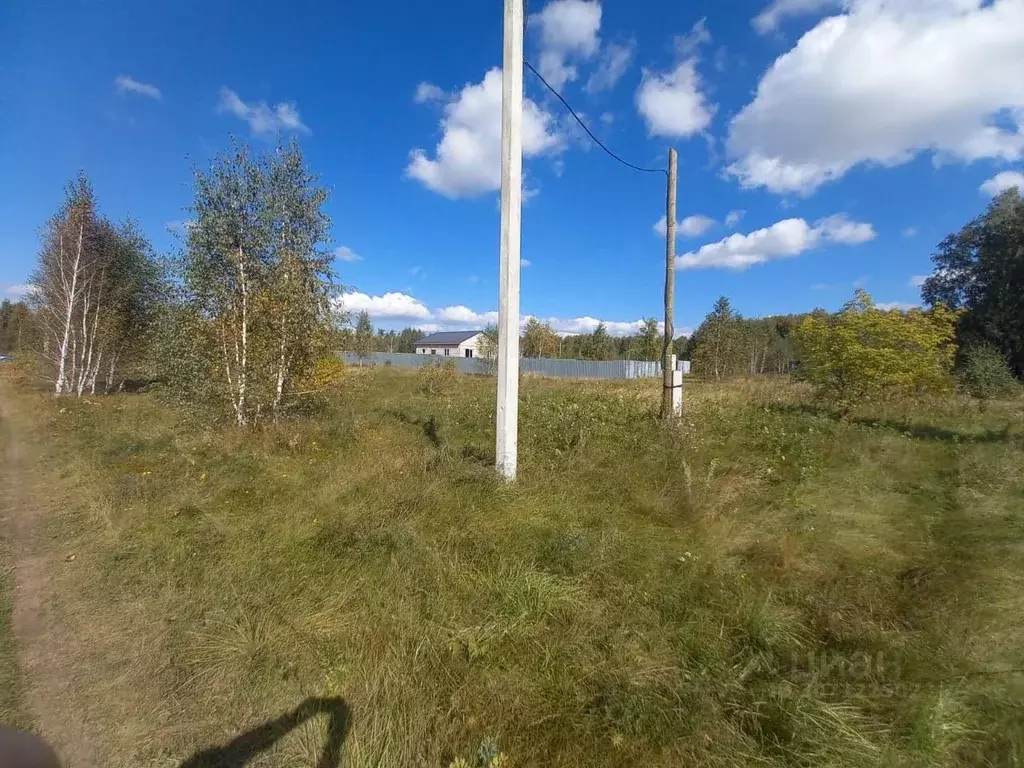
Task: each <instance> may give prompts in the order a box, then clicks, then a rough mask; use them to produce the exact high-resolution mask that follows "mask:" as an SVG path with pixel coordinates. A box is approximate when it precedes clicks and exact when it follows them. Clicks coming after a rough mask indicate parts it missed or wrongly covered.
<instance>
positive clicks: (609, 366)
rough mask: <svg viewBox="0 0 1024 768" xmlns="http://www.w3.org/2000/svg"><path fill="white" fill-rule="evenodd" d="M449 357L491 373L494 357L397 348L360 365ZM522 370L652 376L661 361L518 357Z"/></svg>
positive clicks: (352, 357) (571, 375) (348, 357)
mask: <svg viewBox="0 0 1024 768" xmlns="http://www.w3.org/2000/svg"><path fill="white" fill-rule="evenodd" d="M341 359H342V360H344V361H345V362H346V363H351V364H353V365H358V364H359V363H360V358H359V355H357V354H356V353H355V352H342V353H341ZM448 360H451V361H453V362H454V363H455V365H456V366H457V367H458V369H459V371H460V372H461V373H493V372H494V365H495V363H494V361H493V360H485V359H483V358H479V357H444V356H443V355H410V354H406V353H400V352H372V353H370V354H369V355H367V356H366V357H364V358H362V361H361V362H362V364H363V365H387V364H388V363H391V365H399V366H403V367H413V368H419V367H420V366H423V365H431V364H435V365H436V364H439V363H443V362H446V361H448ZM519 369H520V370H521V371H522V372H523V373H535V374H538V375H540V376H554V377H557V378H563V379H654V378H657V377H659V376H661V363H657V362H650V361H647V360H609V361H598V360H553V359H550V358H542V357H524V358H522V359H521V360H520V361H519Z"/></svg>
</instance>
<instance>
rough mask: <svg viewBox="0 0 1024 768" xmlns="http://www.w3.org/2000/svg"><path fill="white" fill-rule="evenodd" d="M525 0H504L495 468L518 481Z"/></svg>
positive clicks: (510, 478) (508, 477)
mask: <svg viewBox="0 0 1024 768" xmlns="http://www.w3.org/2000/svg"><path fill="white" fill-rule="evenodd" d="M522 127H523V0H505V31H504V55H503V61H502V81H501V264H500V267H499V271H500V289H499V290H500V293H499V296H498V408H497V427H498V429H497V433H498V434H497V451H496V455H497V467H498V472H500V473H501V474H502V475H503V476H504V477H505V479H506V480H515V478H516V465H517V462H518V446H519V260H520V248H521V243H522V228H521V227H522V204H523V138H522Z"/></svg>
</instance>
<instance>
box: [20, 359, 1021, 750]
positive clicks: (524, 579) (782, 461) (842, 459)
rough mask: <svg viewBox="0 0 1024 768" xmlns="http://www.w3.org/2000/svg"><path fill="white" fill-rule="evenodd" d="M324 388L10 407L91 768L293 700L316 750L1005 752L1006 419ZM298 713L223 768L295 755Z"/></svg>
mask: <svg viewBox="0 0 1024 768" xmlns="http://www.w3.org/2000/svg"><path fill="white" fill-rule="evenodd" d="M428 383H429V385H430V386H426V385H425V384H424V382H422V381H420V380H419V379H418V378H417V377H416V376H415V375H406V374H403V373H402V372H399V371H387V370H381V371H373V370H369V369H365V370H360V371H351V372H350V373H349V378H348V379H347V380H346V381H345V383H344V386H343V387H342V389H341V390H340V391H339V392H338V393H337V395H336V397H334V398H332V400H331V402H330V403H329V404H328V408H329V411H328V412H327V413H326V414H324V415H322V416H320V417H318V418H308V419H303V420H299V421H295V422H292V423H288V424H282V425H279V426H275V427H272V428H268V429H267V430H265V431H263V432H260V433H258V434H250V433H242V432H238V431H235V430H234V429H231V428H228V427H219V426H215V425H214V426H211V425H209V424H207V423H202V422H201V421H200V420H197V419H193V418H190V417H189V416H188V415H187V414H182V413H180V412H177V411H174V410H171V409H168V408H166V407H164V406H162V405H160V404H159V402H158V401H157V400H155V399H154V398H153V397H152V396H149V395H138V396H123V397H114V398H107V399H102V400H100V399H97V400H93V401H74V402H70V401H69V402H61V403H60V404H55V403H52V402H49V401H45V400H44V399H43V398H40V397H36V396H31V395H27V394H21V395H19V396H18V397H19V398H20V399H19V402H20V403H21V405H22V407H24V408H26V409H29V410H31V412H32V414H33V418H34V420H35V423H36V424H37V434H38V435H39V436H40V437H41V438H42V439H43V440H45V441H46V444H47V446H48V448H47V451H48V464H47V468H46V469H45V471H47V472H50V473H51V474H52V475H53V477H54V482H55V483H56V484H59V485H60V486H61V487H62V488H64V489H66V490H67V492H68V493H69V496H68V498H69V499H70V500H71V502H70V503H68V504H67V505H66V507H65V511H64V513H63V514H62V515H60V516H59V517H58V518H57V519H56V520H55V521H54V534H55V536H56V537H57V540H59V541H61V542H62V546H63V547H64V548H66V549H67V550H69V551H74V552H76V553H77V554H78V557H77V558H76V559H75V560H74V562H73V563H70V564H67V566H66V567H63V568H62V569H60V572H59V574H58V576H57V582H56V584H55V595H54V599H55V601H56V604H57V605H58V606H59V612H60V615H61V616H62V617H63V621H64V624H65V626H66V627H67V628H68V631H73V632H75V633H76V634H77V635H78V636H79V637H81V638H82V639H83V642H82V643H80V644H79V645H80V646H84V647H86V648H89V649H90V650H89V652H88V653H87V654H86V655H85V657H84V658H83V659H82V669H83V672H82V675H81V679H80V680H77V681H76V696H77V697H79V698H80V700H81V701H88V702H91V706H90V709H89V711H90V713H91V715H90V717H91V718H93V721H94V722H93V724H94V726H95V733H96V740H97V753H98V754H99V755H101V756H102V759H103V762H102V764H103V765H105V766H118V765H123V766H129V765H130V766H140V765H142V766H168V767H170V766H176V765H178V764H179V762H180V761H181V760H182V759H184V758H185V757H186V756H187V755H188V754H190V753H191V752H192V751H193V750H194V749H196V748H198V747H200V746H203V745H210V744H217V743H222V742H225V741H227V740H228V739H230V738H231V737H232V736H234V735H235V734H237V733H238V732H240V731H242V730H244V729H245V728H247V727H251V726H252V725H254V724H256V723H259V722H261V721H263V720H266V719H269V718H272V717H276V716H277V715H279V714H281V713H282V712H285V711H287V710H289V709H291V708H293V707H295V706H296V704H297V703H298V702H299V701H301V700H302V699H304V698H306V697H308V696H340V697H344V699H345V700H346V701H347V703H348V705H349V706H350V708H351V712H352V725H351V729H350V731H349V733H348V736H347V739H346V742H345V748H344V765H347V766H359V767H360V768H361V767H362V766H395V767H396V768H397V767H399V766H401V767H403V768H404V767H405V766H417V765H422V766H447V765H448V764H449V763H450V762H451V761H453V760H455V759H456V758H458V757H462V758H464V759H466V760H467V762H468V764H470V765H473V764H475V762H474V761H475V760H476V755H477V753H478V750H479V749H481V745H484V747H483V751H484V752H487V751H488V750H491V749H492V747H493V748H496V749H500V751H501V752H502V753H503V754H504V755H505V760H506V761H507V764H508V765H516V766H533V765H558V766H613V765H651V766H655V765H665V766H669V765H672V766H675V765H701V766H730V767H732V766H735V767H737V768H738V767H739V766H753V765H761V766H791V765H797V766H808V767H810V766H815V767H817V766H858V765H863V766H877V765H887V766H888V765H892V766H968V765H970V766H976V765H991V766H1007V765H1016V764H1018V762H1015V761H1020V760H1021V751H1020V750H1021V744H1022V725H1021V724H1022V723H1024V708H1022V704H1021V702H1022V701H1024V696H1022V693H1024V690H1022V686H1024V677H1022V676H1021V675H1020V674H1015V673H1013V672H1012V671H1010V670H1015V669H1020V668H1022V667H1024V651H1022V644H1021V642H1020V639H1019V638H1020V628H1021V626H1022V625H1024V568H1022V566H1024V477H1022V471H1024V470H1022V468H1024V461H1022V449H1024V445H1022V422H1021V408H1020V405H1019V404H1015V403H1004V404H998V405H992V406H990V407H989V408H988V409H987V411H986V412H985V413H984V414H979V413H978V412H977V411H976V410H974V409H973V408H972V407H971V406H970V404H968V403H959V402H952V401H950V402H940V403H918V404H912V405H908V406H905V407H903V408H899V409H897V408H893V409H875V410H873V411H869V412H864V413H855V414H853V416H852V417H851V418H850V419H848V420H840V419H837V418H835V417H833V416H832V415H831V414H829V413H827V412H823V411H821V410H818V409H816V408H814V407H813V406H811V405H810V404H809V403H808V401H807V396H806V393H805V392H804V391H803V390H801V389H800V388H799V387H797V386H795V385H791V384H789V383H788V382H786V381H783V380H780V381H770V382H767V383H761V384H751V383H742V384H738V385H735V386H727V387H720V386H713V385H710V384H708V385H697V386H695V387H692V388H691V390H690V391H689V393H688V396H689V402H688V412H687V420H686V424H685V425H684V426H683V428H681V429H665V428H664V427H663V426H662V425H660V424H659V423H658V422H657V421H656V419H654V418H653V412H654V408H655V405H656V404H655V398H656V397H657V391H656V388H652V387H650V386H646V385H644V384H642V383H596V384H592V385H587V386H586V387H584V388H582V389H581V388H579V387H577V386H573V385H570V384H566V383H559V382H553V381H546V380H542V379H535V378H527V379H525V380H524V383H523V392H522V406H521V455H522V460H521V479H520V481H519V482H518V483H517V484H516V485H515V486H514V487H503V486H502V485H500V484H499V483H498V482H497V481H496V480H495V478H494V476H493V473H492V472H491V469H490V465H491V464H492V463H493V426H492V413H493V389H494V382H493V380H488V379H480V378H472V377H452V378H450V379H449V378H445V379H444V380H438V381H433V380H432V381H430V382H428ZM323 729H324V724H323V721H322V720H318V719H312V720H309V721H308V722H306V723H305V724H304V725H303V726H302V727H301V728H299V729H297V730H296V731H295V732H294V733H292V734H291V735H290V736H288V737H287V738H285V739H283V740H282V741H281V742H280V743H279V744H278V745H277V746H276V747H274V748H273V749H271V750H270V751H269V752H267V753H266V754H264V755H263V756H262V757H260V758H259V761H258V762H254V763H251V764H252V765H266V766H286V765H287V766H292V765H315V764H316V756H317V750H318V745H319V743H320V740H321V739H322V738H323V736H324V732H323Z"/></svg>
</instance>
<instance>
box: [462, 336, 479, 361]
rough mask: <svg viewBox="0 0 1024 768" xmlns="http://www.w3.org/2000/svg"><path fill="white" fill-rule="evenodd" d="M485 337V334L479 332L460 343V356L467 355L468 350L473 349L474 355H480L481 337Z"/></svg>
mask: <svg viewBox="0 0 1024 768" xmlns="http://www.w3.org/2000/svg"><path fill="white" fill-rule="evenodd" d="M482 338H483V334H481V333H478V334H477V335H476V336H474V337H473V338H471V339H466V340H465V341H464V342H462V343H461V344H459V357H465V356H466V350H467V349H471V350H473V357H480V339H482Z"/></svg>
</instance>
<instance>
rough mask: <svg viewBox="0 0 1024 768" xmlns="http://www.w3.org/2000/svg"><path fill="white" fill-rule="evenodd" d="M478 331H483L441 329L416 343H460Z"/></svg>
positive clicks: (441, 344) (440, 344) (442, 344)
mask: <svg viewBox="0 0 1024 768" xmlns="http://www.w3.org/2000/svg"><path fill="white" fill-rule="evenodd" d="M478 333H483V331H441V332H440V333H432V334H430V335H429V336H424V337H423V338H422V339H420V340H419V341H417V342H416V343H417V344H421V345H422V344H427V345H430V344H437V345H439V346H444V345H447V344H461V343H462V342H464V341H468V340H469V339H472V338H473V337H474V336H476V335H477V334H478Z"/></svg>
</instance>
